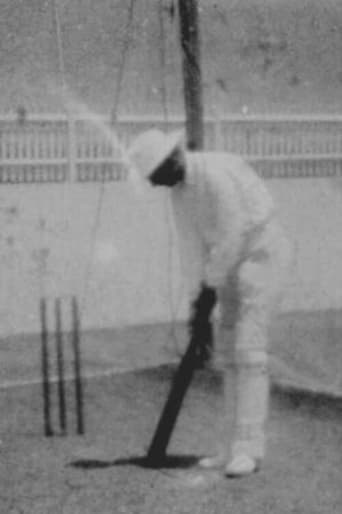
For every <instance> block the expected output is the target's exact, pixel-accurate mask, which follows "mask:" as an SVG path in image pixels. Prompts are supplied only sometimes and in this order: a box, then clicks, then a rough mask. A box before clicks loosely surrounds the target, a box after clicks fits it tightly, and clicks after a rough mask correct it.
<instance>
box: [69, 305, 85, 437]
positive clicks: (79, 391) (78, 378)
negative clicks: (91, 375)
mask: <svg viewBox="0 0 342 514" xmlns="http://www.w3.org/2000/svg"><path fill="white" fill-rule="evenodd" d="M71 303H72V344H73V350H74V376H75V400H76V417H77V433H78V434H80V435H82V434H84V415H83V386H82V375H81V349H80V320H79V312H78V304H77V299H76V297H75V296H73V297H72V302H71Z"/></svg>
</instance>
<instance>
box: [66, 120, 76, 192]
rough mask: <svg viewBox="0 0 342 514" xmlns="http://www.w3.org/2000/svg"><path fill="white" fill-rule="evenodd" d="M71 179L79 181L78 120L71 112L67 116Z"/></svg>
mask: <svg viewBox="0 0 342 514" xmlns="http://www.w3.org/2000/svg"><path fill="white" fill-rule="evenodd" d="M67 126H68V130H67V134H68V136H67V137H68V152H69V154H68V160H69V181H70V182H77V174H76V172H77V168H76V122H75V119H74V118H73V116H72V115H71V114H68V117H67Z"/></svg>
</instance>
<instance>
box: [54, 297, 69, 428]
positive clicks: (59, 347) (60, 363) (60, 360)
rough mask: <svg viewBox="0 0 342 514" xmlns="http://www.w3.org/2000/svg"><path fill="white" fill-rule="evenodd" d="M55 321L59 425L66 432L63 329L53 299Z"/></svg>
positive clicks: (57, 307)
mask: <svg viewBox="0 0 342 514" xmlns="http://www.w3.org/2000/svg"><path fill="white" fill-rule="evenodd" d="M55 321H56V333H55V337H56V354H57V377H58V399H59V426H60V429H61V433H62V434H63V435H65V434H66V430H67V414H66V401H65V377H64V351H63V329H62V313H61V300H60V298H56V300H55Z"/></svg>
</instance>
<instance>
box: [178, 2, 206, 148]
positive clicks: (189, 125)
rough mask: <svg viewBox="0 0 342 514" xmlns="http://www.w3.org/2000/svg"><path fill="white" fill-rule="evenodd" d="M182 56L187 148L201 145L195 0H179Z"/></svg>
mask: <svg viewBox="0 0 342 514" xmlns="http://www.w3.org/2000/svg"><path fill="white" fill-rule="evenodd" d="M178 9H179V17H180V39H181V48H182V57H183V81H184V102H185V113H186V132H187V140H188V148H189V149H190V150H198V149H201V148H203V143H204V128H203V100H202V76H201V64H200V35H199V14H198V5H197V0H178Z"/></svg>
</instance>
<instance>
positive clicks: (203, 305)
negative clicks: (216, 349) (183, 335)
mask: <svg viewBox="0 0 342 514" xmlns="http://www.w3.org/2000/svg"><path fill="white" fill-rule="evenodd" d="M216 301H217V295H216V291H215V289H213V288H212V287H209V286H207V285H206V284H202V285H201V291H200V294H199V296H198V297H197V299H196V300H195V302H194V303H193V305H192V316H191V319H190V329H191V333H192V336H193V337H195V338H196V339H197V340H198V364H199V365H200V366H203V364H204V363H205V362H207V361H208V360H210V357H211V353H212V349H213V334H212V326H211V321H210V316H211V313H212V310H213V308H214V307H215V304H216Z"/></svg>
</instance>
